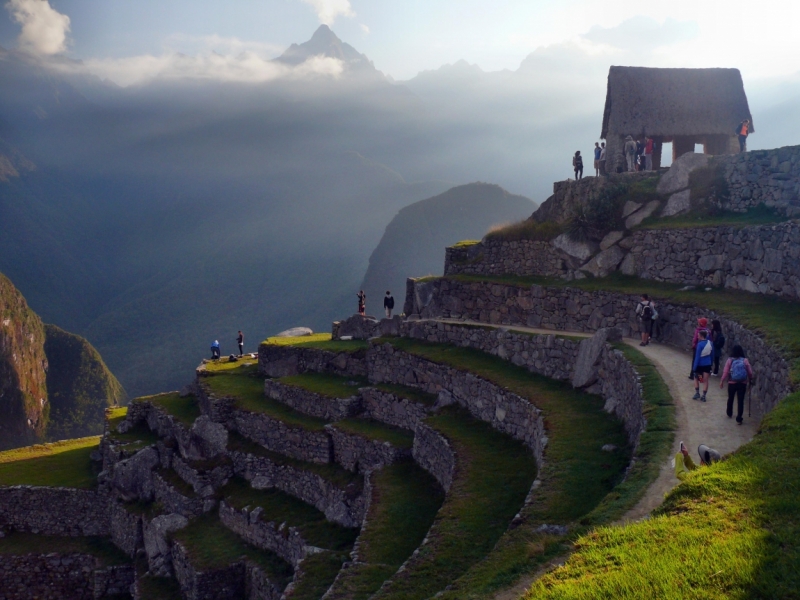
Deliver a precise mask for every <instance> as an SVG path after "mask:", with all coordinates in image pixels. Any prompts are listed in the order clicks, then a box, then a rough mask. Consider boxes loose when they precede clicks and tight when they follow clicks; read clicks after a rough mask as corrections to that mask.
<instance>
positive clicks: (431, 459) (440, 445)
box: [411, 423, 456, 492]
mask: <svg viewBox="0 0 800 600" xmlns="http://www.w3.org/2000/svg"><path fill="white" fill-rule="evenodd" d="M411 455H412V456H413V457H414V460H415V461H416V463H417V464H418V465H419V466H420V467H422V468H423V469H425V470H426V471H427V472H428V473H430V474H431V475H433V477H434V478H435V479H436V481H438V482H439V485H441V486H442V489H443V490H444V491H445V492H449V491H450V486H451V485H452V484H453V477H454V476H455V472H456V454H455V452H454V451H453V449H452V448H451V447H450V442H448V441H447V438H446V437H445V436H443V435H442V434H441V433H439V432H438V431H436V430H435V429H433V428H432V427H429V426H427V425H425V424H424V423H419V424H417V427H416V429H415V430H414V446H413V448H412V449H411Z"/></svg>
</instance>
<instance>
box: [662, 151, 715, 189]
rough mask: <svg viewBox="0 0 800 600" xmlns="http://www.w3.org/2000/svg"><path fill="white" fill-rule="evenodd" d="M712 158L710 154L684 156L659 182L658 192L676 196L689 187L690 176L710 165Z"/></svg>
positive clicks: (674, 163) (692, 153) (690, 153)
mask: <svg viewBox="0 0 800 600" xmlns="http://www.w3.org/2000/svg"><path fill="white" fill-rule="evenodd" d="M710 158H711V157H710V156H709V155H708V154H696V153H694V152H689V153H687V154H684V155H682V156H680V157H678V159H677V160H676V161H675V162H673V163H672V166H671V167H670V168H669V171H667V172H666V173H665V174H664V175H663V176H662V177H661V180H660V181H659V182H658V187H657V188H656V191H657V192H658V193H659V194H664V195H667V194H674V193H675V192H679V191H680V190H685V189H686V188H688V187H689V174H690V173H691V172H692V171H694V170H695V169H700V168H702V167H705V166H707V165H708V161H709V159H710Z"/></svg>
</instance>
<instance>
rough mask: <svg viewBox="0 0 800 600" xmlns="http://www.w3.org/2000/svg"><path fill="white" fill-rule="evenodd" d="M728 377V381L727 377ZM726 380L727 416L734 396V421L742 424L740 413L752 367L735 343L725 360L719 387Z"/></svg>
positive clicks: (731, 411)
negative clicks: (735, 402) (735, 404)
mask: <svg viewBox="0 0 800 600" xmlns="http://www.w3.org/2000/svg"><path fill="white" fill-rule="evenodd" d="M729 378H730V381H728V379H729ZM726 381H728V408H727V411H726V413H727V415H728V418H731V417H732V416H733V397H734V396H736V399H737V401H738V402H737V407H736V422H737V423H738V424H739V425H741V424H742V415H743V414H744V394H745V392H746V391H747V385H748V383H749V384H752V382H753V368H752V367H751V366H750V361H748V360H747V359H746V358H745V356H744V349H743V348H742V347H741V346H740V345H739V344H736V345H735V346H734V347H733V350H731V356H730V358H729V359H728V360H727V361H725V369H724V370H723V371H722V379H720V380H719V387H720V389H722V386H724V385H725V382H726Z"/></svg>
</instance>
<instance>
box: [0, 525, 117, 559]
mask: <svg viewBox="0 0 800 600" xmlns="http://www.w3.org/2000/svg"><path fill="white" fill-rule="evenodd" d="M52 552H56V553H58V554H89V555H91V556H95V557H97V558H98V559H100V562H101V564H102V565H103V566H110V565H124V564H128V563H130V562H131V559H130V558H128V556H126V555H125V553H124V552H122V550H120V549H119V548H117V547H116V546H115V545H114V544H113V543H112V542H111V540H109V539H108V538H104V537H95V536H92V537H61V536H54V535H36V534H34V533H22V532H19V531H11V532H8V533H6V535H5V537H2V538H0V554H5V555H23V554H50V553H52Z"/></svg>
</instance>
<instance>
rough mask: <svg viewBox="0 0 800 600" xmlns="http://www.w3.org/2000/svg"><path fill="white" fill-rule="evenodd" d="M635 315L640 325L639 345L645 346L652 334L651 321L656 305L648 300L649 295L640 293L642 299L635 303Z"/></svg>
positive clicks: (654, 316) (653, 317)
mask: <svg viewBox="0 0 800 600" xmlns="http://www.w3.org/2000/svg"><path fill="white" fill-rule="evenodd" d="M636 316H638V317H639V321H640V322H641V325H640V327H639V331H640V332H641V334H642V341H641V342H640V343H639V345H640V346H647V344H649V343H650V338H651V337H652V335H653V321H654V320H655V318H656V305H655V304H653V302H652V301H651V300H650V296H648V295H647V294H642V299H641V300H639V304H637V305H636Z"/></svg>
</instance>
